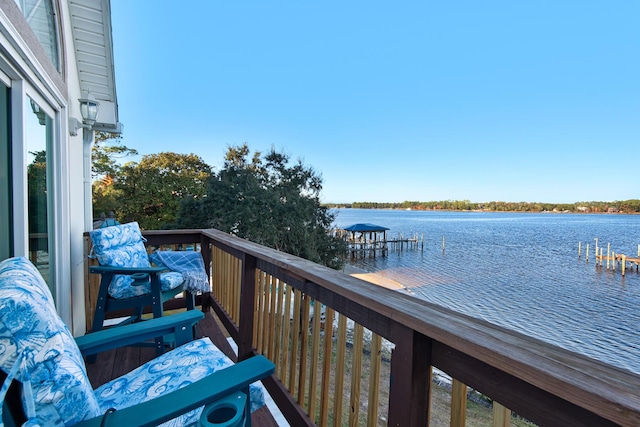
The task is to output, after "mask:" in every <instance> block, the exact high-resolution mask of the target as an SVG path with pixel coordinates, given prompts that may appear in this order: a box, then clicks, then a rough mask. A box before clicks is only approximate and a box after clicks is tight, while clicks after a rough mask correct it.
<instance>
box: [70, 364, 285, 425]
mask: <svg viewBox="0 0 640 427" xmlns="http://www.w3.org/2000/svg"><path fill="white" fill-rule="evenodd" d="M274 370H275V366H274V364H273V363H271V361H270V360H269V359H267V358H265V357H264V356H254V357H252V358H250V359H247V360H244V361H242V362H239V363H237V364H235V365H233V366H230V367H228V368H225V369H222V370H220V371H217V372H214V373H213V374H211V375H209V376H207V377H205V378H203V379H201V380H199V381H196V382H195V383H193V384H189V385H187V386H185V387H182V388H181V389H179V390H176V391H173V392H171V393H169V394H165V395H163V396H160V397H157V398H155V399H153V400H150V401H147V402H144V403H140V404H139V405H135V406H131V407H129V408H124V409H119V410H117V411H115V412H113V413H112V414H109V423H108V425H113V426H132V425H135V426H156V425H158V424H160V423H162V422H165V421H168V420H170V419H173V418H175V417H177V416H178V415H180V414H184V413H185V412H188V411H191V410H193V409H196V408H199V407H200V406H204V405H206V404H208V403H211V402H214V401H216V400H219V399H221V398H223V397H225V396H227V395H229V394H231V393H233V392H235V391H238V390H241V389H244V388H246V387H248V386H249V384H251V383H253V382H255V381H257V380H260V379H262V378H266V377H268V376H269V375H271V374H273V372H274ZM247 415H248V414H247ZM101 421H102V416H99V417H96V418H92V419H90V420H86V421H82V422H80V423H78V424H75V425H76V426H78V427H92V426H100V423H101Z"/></svg>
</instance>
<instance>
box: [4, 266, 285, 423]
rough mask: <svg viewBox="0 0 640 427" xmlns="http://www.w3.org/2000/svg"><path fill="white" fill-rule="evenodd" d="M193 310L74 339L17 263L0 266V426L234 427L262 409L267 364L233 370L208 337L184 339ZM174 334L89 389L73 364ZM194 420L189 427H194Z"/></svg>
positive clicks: (34, 277)
mask: <svg viewBox="0 0 640 427" xmlns="http://www.w3.org/2000/svg"><path fill="white" fill-rule="evenodd" d="M202 317H203V314H202V313H201V312H199V311H197V310H192V311H186V312H182V313H179V314H176V315H171V316H165V317H162V318H158V319H152V320H149V321H146V322H139V323H134V324H130V325H126V326H122V327H119V328H111V329H107V330H103V331H100V332H96V333H92V334H88V335H85V336H83V337H79V338H77V339H74V338H73V337H72V336H71V333H70V332H69V330H68V328H67V327H66V326H65V324H64V323H63V322H62V320H61V319H60V317H59V316H58V315H57V313H56V309H55V306H54V303H53V298H52V296H51V292H50V291H49V288H48V287H47V284H46V283H45V282H44V280H43V279H42V276H40V273H39V272H38V271H37V269H36V268H35V267H34V266H33V265H32V264H31V263H30V262H29V260H27V259H26V258H22V257H21V258H10V259H7V260H4V261H2V262H0V369H1V371H0V382H1V383H2V387H1V388H0V400H1V401H2V406H1V408H2V414H1V417H0V419H1V420H2V422H3V423H4V425H5V426H19V425H25V426H36V425H39V426H54V425H55V426H71V425H75V426H81V427H84V426H107V425H108V426H156V425H160V424H162V423H164V424H162V425H163V426H185V425H203V426H206V425H210V426H229V427H230V426H244V425H249V424H250V421H251V417H250V411H251V410H254V409H256V408H257V407H259V406H261V405H262V404H264V400H263V399H264V397H263V394H262V389H261V388H260V387H257V386H255V385H253V384H252V383H253V382H255V381H256V380H259V379H262V378H265V377H266V376H269V375H271V374H272V373H273V371H274V365H273V364H272V363H271V362H270V361H269V360H268V359H266V358H264V357H262V356H256V357H252V358H250V359H248V360H246V361H243V362H240V363H237V364H233V363H232V362H231V361H230V360H229V359H228V358H227V357H226V356H224V354H222V353H221V352H220V351H219V350H218V349H217V347H215V346H214V345H213V344H212V343H211V341H210V340H209V339H208V338H202V339H198V340H192V339H193V336H192V334H191V331H192V326H193V325H194V324H195V323H197V322H198V320H199V319H201V318H202ZM158 334H162V335H164V334H174V335H175V337H176V341H177V343H178V344H182V345H180V346H179V347H177V348H176V349H174V350H172V351H169V352H167V353H165V354H163V355H162V356H160V357H158V358H156V359H154V360H152V361H150V362H148V363H147V364H145V365H143V366H141V367H139V368H137V369H135V370H134V371H132V372H130V373H128V374H126V375H124V376H122V377H120V378H117V379H115V380H113V381H110V382H108V383H106V384H104V385H102V386H101V387H99V388H97V389H96V390H93V389H92V387H91V384H90V383H89V381H88V379H87V374H86V369H85V365H84V362H83V359H82V357H83V356H86V355H91V354H96V353H98V352H100V351H104V350H107V349H111V348H114V347H118V346H125V345H131V344H133V343H135V342H137V341H140V340H145V339H148V338H151V337H154V336H157V335H158ZM198 423H199V424H198Z"/></svg>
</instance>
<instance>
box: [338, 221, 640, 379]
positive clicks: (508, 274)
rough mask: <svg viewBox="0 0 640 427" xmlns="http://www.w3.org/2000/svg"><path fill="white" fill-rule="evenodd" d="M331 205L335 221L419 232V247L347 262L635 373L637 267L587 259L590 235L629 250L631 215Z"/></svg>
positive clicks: (639, 331)
mask: <svg viewBox="0 0 640 427" xmlns="http://www.w3.org/2000/svg"><path fill="white" fill-rule="evenodd" d="M337 212H338V216H337V218H336V225H338V226H339V227H340V226H349V225H351V224H355V223H359V222H369V223H373V224H376V225H382V226H384V227H387V228H389V229H390V231H388V232H387V233H388V234H387V236H388V238H395V237H398V236H399V235H400V234H404V236H409V235H411V236H413V235H415V234H416V233H417V234H418V235H419V236H420V237H422V235H424V240H425V244H424V251H422V250H420V249H417V250H416V249H413V250H410V251H406V250H405V251H404V252H400V253H399V252H393V251H390V252H389V256H387V257H378V258H375V259H369V258H367V259H363V260H358V261H355V262H354V263H353V264H354V265H355V266H357V267H360V268H362V269H364V270H367V271H369V272H375V273H378V274H380V275H382V276H385V277H388V278H390V279H394V280H396V281H398V282H400V283H402V284H404V285H407V286H408V287H410V288H411V290H412V291H413V293H414V294H415V295H416V296H418V297H419V298H423V299H425V300H427V301H430V302H433V303H436V304H439V305H442V306H445V307H448V308H451V309H453V310H456V311H459V312H461V313H465V314H468V315H471V316H474V317H476V318H481V319H484V320H487V321H489V322H492V323H495V324H498V325H501V326H503V327H506V328H510V329H514V330H517V331H519V332H523V333H525V334H527V335H530V336H534V337H537V338H539V339H541V340H544V341H547V342H551V343H554V344H557V345H559V346H561V347H564V348H566V349H568V350H572V351H576V352H579V353H582V354H585V355H587V356H590V357H593V358H595V359H599V360H602V361H604V362H607V363H610V364H612V365H615V366H618V367H621V368H625V369H628V370H631V371H634V372H636V373H640V273H637V272H636V271H635V267H634V269H633V270H632V271H629V270H627V272H626V276H625V277H622V275H621V273H620V269H617V270H616V271H615V272H612V271H607V270H606V266H605V268H603V269H600V268H597V269H596V267H595V258H594V256H593V251H594V246H595V243H596V242H595V238H598V242H599V243H598V244H599V246H601V247H604V248H605V249H604V251H605V253H606V250H607V249H606V248H607V243H610V244H611V249H612V251H615V252H616V253H624V254H626V255H627V256H634V257H635V256H636V255H637V253H638V244H640V215H576V214H550V213H541V214H525V213H480V212H419V211H391V210H366V209H341V210H338V211H337ZM443 237H444V238H445V249H444V251H443V249H442V238H443ZM578 242H582V256H581V257H580V258H578ZM587 243H588V244H589V246H590V251H591V255H590V259H589V262H588V263H587V262H585V255H584V251H585V247H586V244H587Z"/></svg>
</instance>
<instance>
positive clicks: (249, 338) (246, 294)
mask: <svg viewBox="0 0 640 427" xmlns="http://www.w3.org/2000/svg"><path fill="white" fill-rule="evenodd" d="M255 296H256V258H255V257H254V256H251V255H248V254H244V257H243V261H242V277H241V281H240V324H239V325H238V326H239V329H240V338H239V342H238V361H242V360H245V359H248V358H249V357H251V355H252V354H253V317H254V315H255V307H254V304H255Z"/></svg>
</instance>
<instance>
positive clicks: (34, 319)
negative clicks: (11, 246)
mask: <svg viewBox="0 0 640 427" xmlns="http://www.w3.org/2000/svg"><path fill="white" fill-rule="evenodd" d="M0 367H1V368H2V370H3V371H5V373H10V372H11V370H12V368H17V371H16V376H15V378H16V379H17V380H19V381H20V382H22V383H23V401H24V402H23V403H24V404H25V407H27V406H26V405H30V404H32V403H35V413H36V414H37V422H38V423H39V424H40V425H42V426H56V425H58V426H60V425H71V424H74V423H76V422H78V421H80V420H83V419H85V418H91V417H94V416H97V415H98V414H99V405H98V401H97V400H96V398H95V395H94V394H93V390H92V387H91V384H90V383H89V380H88V379H87V374H86V369H85V365H84V361H83V360H82V356H81V354H80V350H79V349H78V346H77V345H76V343H75V340H74V339H73V336H72V335H71V333H70V332H69V329H67V327H66V325H65V324H64V323H63V322H62V319H60V317H59V316H58V314H57V313H56V310H55V307H54V304H53V298H52V296H51V292H50V291H49V288H48V286H47V284H46V283H45V282H44V280H43V279H42V276H41V275H40V273H39V272H38V270H37V269H36V268H35V267H34V266H33V264H31V262H29V260H27V259H26V258H10V259H6V260H4V261H2V262H0ZM29 392H31V393H29ZM30 394H32V396H33V397H32V398H30V397H29V395H30Z"/></svg>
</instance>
